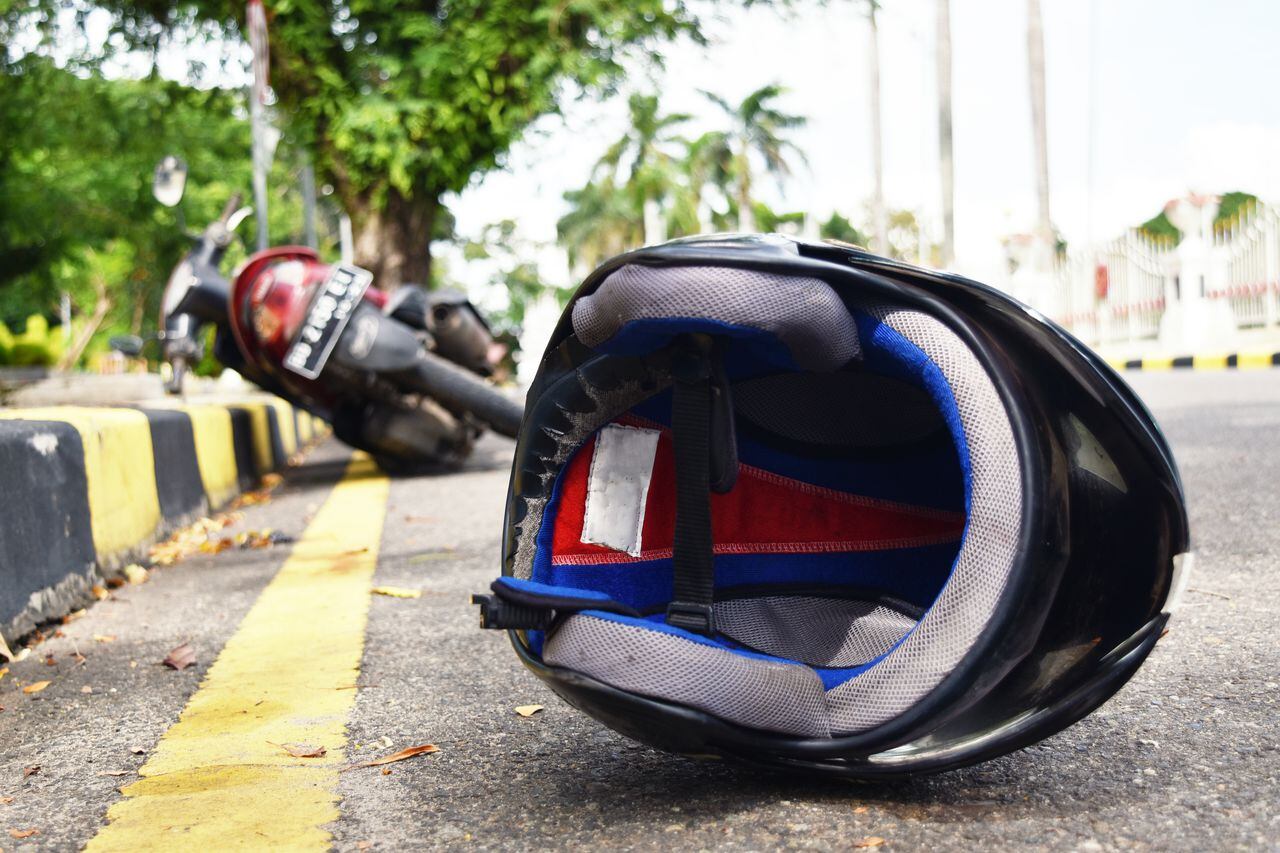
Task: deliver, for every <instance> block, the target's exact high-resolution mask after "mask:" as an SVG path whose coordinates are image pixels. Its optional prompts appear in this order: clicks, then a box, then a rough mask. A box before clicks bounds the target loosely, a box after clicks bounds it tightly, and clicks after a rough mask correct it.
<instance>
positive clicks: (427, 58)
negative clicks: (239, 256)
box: [30, 0, 701, 285]
mask: <svg viewBox="0 0 1280 853" xmlns="http://www.w3.org/2000/svg"><path fill="white" fill-rule="evenodd" d="M30 1H31V2H32V3H33V4H34V5H36V6H40V7H49V8H52V7H55V6H57V5H58V3H57V0H30ZM94 5H95V6H97V7H99V8H105V9H107V10H108V11H110V12H111V13H112V14H113V21H114V30H115V32H116V34H117V36H118V38H119V39H120V41H121V42H122V43H124V44H127V45H130V46H134V47H141V48H148V49H149V48H150V47H152V46H154V45H155V44H156V43H157V42H158V41H159V40H160V39H161V38H162V37H164V36H166V35H171V34H183V35H187V36H190V35H191V34H192V33H194V32H197V31H198V28H199V27H200V26H212V27H213V28H215V29H216V30H217V31H218V32H221V33H224V34H229V35H232V36H235V35H238V34H239V33H240V32H241V31H242V30H243V27H244V14H245V4H244V2H243V0H174V2H165V0H99V2H97V3H94ZM267 13H268V16H269V21H268V32H269V37H270V48H271V83H272V87H273V89H274V91H275V93H276V95H277V96H278V98H279V104H280V108H281V111H282V113H283V114H284V115H285V116H286V117H287V120H288V124H289V127H290V128H292V130H293V132H294V133H296V134H297V136H298V137H299V139H301V140H302V141H303V142H304V143H305V144H306V145H308V146H309V147H310V148H311V149H312V150H313V152H314V155H315V156H314V160H315V166H316V170H317V174H318V176H319V177H320V178H321V180H322V181H323V182H325V183H328V184H331V185H332V186H333V187H334V188H335V190H336V193H337V196H338V198H339V200H340V201H341V203H342V205H343V207H344V208H345V209H346V210H347V211H348V212H349V213H350V214H351V216H352V219H353V221H354V224H355V226H356V228H357V230H358V231H359V232H361V233H362V234H363V233H364V232H366V231H373V232H374V233H373V234H372V235H371V236H373V238H374V239H372V240H361V241H360V242H361V244H362V245H379V244H380V243H381V244H382V245H385V246H387V248H388V251H387V252H385V253H384V254H385V255H388V256H390V255H394V256H397V257H405V258H407V259H408V260H406V261H405V262H404V263H403V264H402V266H400V267H396V268H395V269H385V270H384V269H382V268H381V264H382V261H383V259H382V258H380V257H361V258H360V260H361V262H365V263H367V264H368V265H370V267H371V269H374V271H375V273H379V272H385V273H386V282H389V283H390V284H392V285H394V284H396V283H398V281H399V280H401V279H404V280H408V279H411V278H416V279H418V280H425V279H426V278H428V277H429V270H428V269H427V266H428V263H429V243H430V239H431V222H432V219H433V216H434V212H435V209H436V208H437V206H438V200H439V198H440V196H441V195H442V194H443V193H446V192H458V191H461V190H462V189H464V188H465V187H466V186H467V185H468V184H469V183H470V182H471V181H472V179H473V178H474V177H475V176H476V175H477V174H479V173H482V172H484V171H486V170H488V169H492V168H494V167H495V166H498V165H500V164H501V163H502V161H503V158H504V157H505V155H506V154H507V152H508V151H509V149H510V147H511V145H512V144H513V143H514V142H515V141H516V140H518V139H519V138H520V137H521V135H522V134H523V133H524V131H525V130H526V129H527V128H528V127H529V125H530V124H531V123H533V122H534V121H535V120H537V119H538V118H540V117H542V116H544V115H547V114H548V113H554V112H556V111H557V110H558V108H559V103H560V100H561V99H562V97H565V96H569V95H582V94H587V93H596V94H599V93H607V92H610V91H612V88H613V86H614V85H615V83H616V82H617V81H618V80H619V79H621V77H622V75H623V71H624V68H623V60H624V58H625V57H627V56H629V55H635V54H640V55H644V56H647V57H649V58H650V59H651V60H653V61H658V60H659V56H658V54H657V52H656V51H657V48H658V46H659V45H660V44H661V43H663V42H665V41H668V40H670V39H673V38H675V37H677V36H679V35H681V34H685V35H688V36H691V37H692V38H694V39H698V40H700V39H701V36H700V35H699V30H698V21H697V18H696V17H695V15H694V14H693V13H692V11H691V10H690V9H689V7H688V5H687V3H686V0H631V2H627V3H608V2H598V0H568V1H567V2H566V0H519V2H518V1H517V0H457V2H450V3H447V4H446V3H440V2H430V1H429V2H426V3H421V2H409V0H358V2H355V1H354V0H333V2H325V3H316V2H311V0H274V1H273V2H271V3H269V4H268V5H267ZM48 26H51V25H48ZM387 263H388V264H390V263H391V262H390V261H388V262H387Z"/></svg>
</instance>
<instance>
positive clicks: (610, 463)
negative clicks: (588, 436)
mask: <svg viewBox="0 0 1280 853" xmlns="http://www.w3.org/2000/svg"><path fill="white" fill-rule="evenodd" d="M657 451H658V431H657V430H653V429H640V428H638V427H624V426H616V425H613V424H610V425H609V426H607V427H605V428H604V429H602V430H600V432H599V434H597V436H596V450H595V454H594V455H593V456H592V457H591V473H590V474H589V475H588V477H587V506H586V515H585V518H584V519H583V522H582V541H583V542H586V543H589V544H592V545H603V546H605V547H606V548H612V549H614V550H615V551H626V552H627V553H628V554H630V555H631V556H633V557H638V556H639V555H640V531H641V529H642V528H643V527H644V504H645V500H646V499H647V498H648V497H649V481H650V480H651V479H652V478H653V458H654V456H655V455H656V454H657Z"/></svg>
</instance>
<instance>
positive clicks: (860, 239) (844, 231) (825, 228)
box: [818, 212, 867, 246]
mask: <svg viewBox="0 0 1280 853" xmlns="http://www.w3.org/2000/svg"><path fill="white" fill-rule="evenodd" d="M818 233H819V234H821V235H822V239H824V240H838V241H839V242H841V243H849V244H850V245H853V246H864V245H866V242H867V238H866V235H864V234H863V233H862V232H861V231H859V230H858V229H857V228H855V227H854V225H853V223H852V222H850V221H849V220H848V219H847V218H846V217H844V216H843V215H841V214H840V213H836V212H832V214H831V217H830V218H829V219H827V221H826V222H823V223H822V224H821V225H820V226H818Z"/></svg>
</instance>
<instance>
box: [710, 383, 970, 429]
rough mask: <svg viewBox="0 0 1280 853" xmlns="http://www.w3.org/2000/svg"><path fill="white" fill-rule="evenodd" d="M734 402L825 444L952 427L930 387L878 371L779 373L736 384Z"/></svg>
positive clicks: (754, 418) (763, 421)
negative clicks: (919, 386)
mask: <svg viewBox="0 0 1280 853" xmlns="http://www.w3.org/2000/svg"><path fill="white" fill-rule="evenodd" d="M733 406H734V408H735V409H736V410H737V411H738V414H740V415H742V416H743V417H745V418H746V419H747V420H748V421H750V422H751V423H753V424H755V425H756V426H758V427H760V428H762V429H764V430H767V431H768V432H771V433H774V434H776V435H780V436H783V437H784V438H789V439H792V440H795V441H803V442H807V443H809V444H817V445H822V446H825V447H889V446H893V445H901V444H910V443H912V442H916V441H920V440H921V439H925V438H928V437H929V436H932V435H935V434H937V433H939V432H940V431H941V430H944V429H946V423H945V422H944V421H943V420H942V415H941V414H940V413H939V412H938V407H937V406H936V405H934V402H933V400H932V399H930V397H929V395H928V394H926V393H925V392H924V391H922V390H920V389H919V388H916V387H915V386H913V385H908V384H907V383H905V382H901V381H899V380H897V379H892V378H890V377H887V376H877V375H875V374H873V373H855V372H849V371H841V372H839V373H806V374H795V373H775V374H772V375H769V376H761V377H758V378H754V379H748V380H745V381H742V382H735V383H734V384H733Z"/></svg>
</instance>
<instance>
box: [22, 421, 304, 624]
mask: <svg viewBox="0 0 1280 853" xmlns="http://www.w3.org/2000/svg"><path fill="white" fill-rule="evenodd" d="M327 429H328V427H327V425H325V424H324V423H323V422H322V421H321V420H320V419H318V418H316V417H315V416H313V415H311V414H309V413H308V412H304V411H301V410H299V409H296V408H294V407H293V406H291V405H289V404H288V403H286V402H284V401H282V400H276V399H245V400H235V401H233V402H216V403H212V402H211V403H185V404H173V405H168V404H158V405H155V406H152V405H148V406H145V407H118V408H117V407H81V406H51V407H47V408H31V409H9V410H0V635H2V636H4V637H5V638H6V639H13V638H15V637H18V636H21V635H22V634H24V633H26V632H27V631H30V630H31V629H32V628H33V627H35V626H36V625H37V624H39V623H40V622H42V621H45V620H48V619H54V618H58V617H60V616H63V615H65V614H66V613H68V612H70V611H71V610H72V609H74V608H75V607H76V606H79V605H80V604H81V603H83V602H84V601H86V600H87V599H88V596H89V590H90V588H91V587H92V586H93V585H94V584H95V583H97V582H98V581H99V579H101V578H103V577H105V576H107V575H109V574H111V573H113V572H115V571H118V570H119V569H120V568H121V567H122V566H123V565H125V564H127V563H128V562H130V561H132V560H134V559H136V558H138V557H139V556H140V555H141V553H142V552H143V550H144V549H145V548H146V547H147V546H148V545H150V544H151V543H153V542H155V541H156V540H157V539H159V538H160V537H162V536H165V535H167V534H168V533H169V532H170V531H172V530H174V529H176V528H178V527H181V526H182V525H184V524H186V523H189V522H190V521H192V520H193V519H195V518H197V517H199V516H200V515H203V514H204V513H207V512H209V511H210V510H214V509H218V508H219V507H221V506H223V505H225V504H226V503H227V502H228V501H230V500H231V499H232V498H234V497H235V496H236V495H237V494H239V493H240V492H241V491H244V490H245V489H248V488H252V487H253V486H254V485H255V484H256V483H257V482H258V481H259V479H260V478H261V477H262V475H264V474H266V473H268V472H270V471H274V470H277V469H279V468H282V467H284V465H285V464H286V463H287V462H288V460H289V457H291V456H292V455H293V454H294V453H296V452H297V451H298V450H299V449H300V448H302V447H304V446H305V445H306V444H307V443H308V442H310V441H311V440H312V439H314V438H317V437H319V436H321V435H323V434H324V433H325V432H326V430H327Z"/></svg>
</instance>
